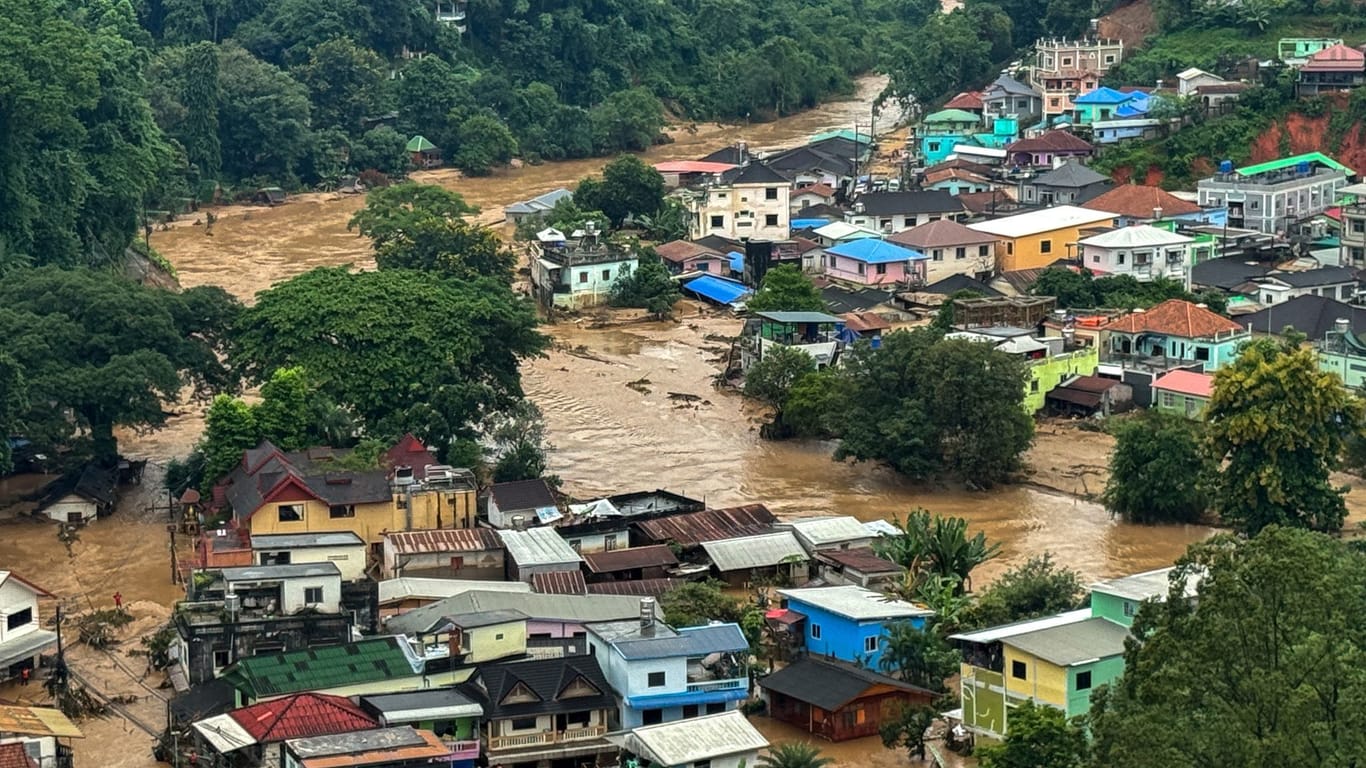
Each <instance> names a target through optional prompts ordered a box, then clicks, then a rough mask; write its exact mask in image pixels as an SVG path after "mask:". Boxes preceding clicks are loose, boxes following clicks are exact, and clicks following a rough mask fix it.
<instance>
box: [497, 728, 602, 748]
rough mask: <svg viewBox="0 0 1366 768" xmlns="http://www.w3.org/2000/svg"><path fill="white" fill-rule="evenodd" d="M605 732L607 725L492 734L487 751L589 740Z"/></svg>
mask: <svg viewBox="0 0 1366 768" xmlns="http://www.w3.org/2000/svg"><path fill="white" fill-rule="evenodd" d="M606 734H607V726H605V725H590V726H589V727H587V728H571V729H569V730H566V731H545V732H542V733H528V734H526V735H524V736H492V737H490V738H489V751H499V750H504V749H522V748H525V747H544V746H550V745H553V744H566V743H571V742H576V741H589V740H591V739H600V738H602V737H603V736H604V735H606Z"/></svg>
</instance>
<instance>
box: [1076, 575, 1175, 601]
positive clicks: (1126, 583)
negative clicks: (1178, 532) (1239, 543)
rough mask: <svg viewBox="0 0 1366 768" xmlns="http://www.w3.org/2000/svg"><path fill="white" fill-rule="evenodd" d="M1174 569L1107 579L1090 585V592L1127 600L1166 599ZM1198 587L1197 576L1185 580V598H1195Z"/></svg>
mask: <svg viewBox="0 0 1366 768" xmlns="http://www.w3.org/2000/svg"><path fill="white" fill-rule="evenodd" d="M1175 570H1176V569H1175V568H1159V569H1158V570H1155V571H1146V572H1144V573H1135V574H1133V575H1132V576H1121V577H1119V578H1117V579H1107V580H1105V581H1098V582H1096V583H1095V584H1092V585H1091V591H1092V592H1100V593H1101V594H1106V595H1114V596H1115V597H1122V598H1125V599H1128V600H1139V601H1142V600H1148V599H1150V598H1156V599H1158V600H1165V599H1167V590H1168V588H1169V587H1170V584H1171V575H1172V571H1175ZM1199 586H1200V577H1199V576H1190V577H1188V578H1187V579H1186V584H1185V595H1186V597H1195V595H1196V592H1197V588H1198V587H1199Z"/></svg>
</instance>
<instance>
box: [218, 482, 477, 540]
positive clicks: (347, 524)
mask: <svg viewBox="0 0 1366 768" xmlns="http://www.w3.org/2000/svg"><path fill="white" fill-rule="evenodd" d="M284 496H285V498H280V499H277V500H273V501H270V502H267V503H266V504H264V505H262V507H261V508H260V509H258V510H256V512H255V513H254V514H252V516H251V519H250V521H249V522H248V523H247V525H248V527H249V528H250V530H251V533H252V535H255V536H259V535H261V534H269V533H316V532H322V531H351V532H353V533H355V534H356V535H358V536H360V537H361V539H362V540H364V541H365V543H367V544H378V543H380V541H381V540H382V539H383V537H382V536H381V534H382V533H384V532H386V531H407V530H424V529H434V528H456V527H468V525H463V526H462V525H457V523H460V522H462V521H464V522H467V523H472V522H473V520H474V509H475V493H474V491H473V490H443V491H440V492H436V491H433V492H428V493H415V494H413V495H412V496H411V497H410V499H411V503H409V502H405V501H403V499H402V497H399V496H396V497H394V498H392V499H389V500H386V501H378V502H371V503H367V504H355V505H352V511H351V513H350V515H349V516H346V515H343V516H335V517H334V516H333V514H332V511H331V508H330V507H329V506H328V505H327V504H324V503H323V502H321V501H318V500H317V499H313V498H308V497H307V496H304V495H303V494H301V493H299V492H290V493H286V494H284ZM410 506H411V509H410V508H409V507H410ZM282 507H294V508H296V509H301V515H300V516H301V519H299V520H281V519H280V510H281V508H282ZM241 511H242V510H238V512H241ZM438 522H439V523H440V524H439V525H438Z"/></svg>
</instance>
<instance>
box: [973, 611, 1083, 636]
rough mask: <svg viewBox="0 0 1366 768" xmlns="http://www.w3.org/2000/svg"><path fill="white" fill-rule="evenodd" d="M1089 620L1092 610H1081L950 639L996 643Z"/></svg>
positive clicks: (990, 628)
mask: <svg viewBox="0 0 1366 768" xmlns="http://www.w3.org/2000/svg"><path fill="white" fill-rule="evenodd" d="M1089 618H1091V609H1090V608H1079V609H1077V610H1075V611H1067V612H1066V613H1059V614H1055V615H1053V616H1045V617H1043V618H1041V619H1026V620H1024V621H1015V622H1011V623H1010V624H1001V625H1000V626H996V627H987V628H986V629H979V630H977V631H976V632H963V633H960V634H957V635H949V639H950V640H957V641H959V642H963V643H995V642H999V641H1001V640H1004V639H1006V638H1008V637H1014V636H1015V635H1023V634H1026V633H1029V632H1033V631H1035V630H1039V629H1047V628H1049V627H1060V626H1062V625H1064V624H1075V623H1076V622H1078V621H1085V620H1087V619H1089Z"/></svg>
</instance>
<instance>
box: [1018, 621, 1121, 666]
mask: <svg viewBox="0 0 1366 768" xmlns="http://www.w3.org/2000/svg"><path fill="white" fill-rule="evenodd" d="M1128 636H1129V628H1128V627H1125V626H1124V625H1122V624H1116V623H1114V622H1112V621H1109V620H1107V619H1100V618H1095V619H1087V620H1085V621H1079V622H1076V623H1075V624H1065V625H1063V626H1060V627H1049V628H1048V629H1040V630H1036V631H1034V632H1027V633H1025V634H1023V635H1015V636H1013V637H1009V638H1006V639H1004V640H1002V642H1003V643H1005V644H1006V645H1009V646H1012V647H1015V648H1019V649H1020V650H1022V651H1024V652H1025V653H1029V654H1032V655H1034V656H1038V657H1039V658H1041V659H1043V660H1044V661H1047V662H1050V663H1053V664H1057V665H1058V666H1060V667H1070V666H1073V665H1074V664H1086V663H1089V662H1091V661H1096V660H1100V659H1105V658H1109V657H1111V656H1118V655H1120V654H1121V653H1124V640H1125V638H1127V637H1128Z"/></svg>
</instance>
